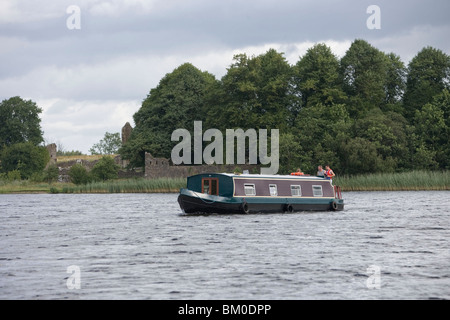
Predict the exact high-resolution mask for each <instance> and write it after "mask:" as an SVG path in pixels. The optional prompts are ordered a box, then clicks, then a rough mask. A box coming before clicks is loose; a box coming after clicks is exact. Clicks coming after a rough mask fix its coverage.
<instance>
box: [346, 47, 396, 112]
mask: <svg viewBox="0 0 450 320" xmlns="http://www.w3.org/2000/svg"><path fill="white" fill-rule="evenodd" d="M387 71H388V64H387V58H386V55H385V54H384V53H383V52H381V51H380V50H378V49H376V48H375V47H373V46H372V45H370V44H369V43H368V42H366V41H364V40H355V41H354V42H353V43H352V45H351V46H350V48H349V49H348V51H347V52H346V54H345V56H344V57H343V58H342V59H341V68H340V74H341V79H342V82H343V89H344V92H345V93H346V94H347V95H348V97H349V100H348V105H347V107H348V110H349V112H350V115H351V116H357V117H359V116H361V115H364V114H365V113H366V112H367V111H369V110H371V109H372V108H380V107H381V106H382V105H384V103H385V100H386V77H387V76H386V75H387Z"/></svg>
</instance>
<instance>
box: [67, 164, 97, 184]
mask: <svg viewBox="0 0 450 320" xmlns="http://www.w3.org/2000/svg"><path fill="white" fill-rule="evenodd" d="M69 177H70V181H72V183H74V184H77V185H78V184H87V183H89V182H91V181H92V177H91V175H90V173H89V172H88V171H87V169H86V168H85V167H84V166H83V165H82V164H78V163H77V164H75V165H73V166H72V167H70V169H69Z"/></svg>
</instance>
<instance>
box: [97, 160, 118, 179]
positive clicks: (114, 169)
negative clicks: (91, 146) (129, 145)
mask: <svg viewBox="0 0 450 320" xmlns="http://www.w3.org/2000/svg"><path fill="white" fill-rule="evenodd" d="M118 171H119V166H118V165H116V163H115V162H114V159H113V158H111V157H108V156H104V157H102V158H101V159H100V160H99V161H98V162H97V163H96V164H95V165H94V168H92V171H91V174H92V177H93V179H94V180H100V181H106V180H111V179H117V178H118Z"/></svg>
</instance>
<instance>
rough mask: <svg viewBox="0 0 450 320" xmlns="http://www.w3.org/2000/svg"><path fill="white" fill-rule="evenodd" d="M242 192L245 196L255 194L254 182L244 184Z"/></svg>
mask: <svg viewBox="0 0 450 320" xmlns="http://www.w3.org/2000/svg"><path fill="white" fill-rule="evenodd" d="M244 192H245V195H246V196H256V190H255V185H254V184H244Z"/></svg>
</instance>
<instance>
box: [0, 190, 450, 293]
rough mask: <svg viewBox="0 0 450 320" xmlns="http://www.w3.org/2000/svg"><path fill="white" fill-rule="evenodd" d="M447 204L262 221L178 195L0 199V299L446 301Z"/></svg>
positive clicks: (391, 202)
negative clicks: (197, 208) (198, 205)
mask: <svg viewBox="0 0 450 320" xmlns="http://www.w3.org/2000/svg"><path fill="white" fill-rule="evenodd" d="M449 195H450V194H449V192H390V193H388V192H384V193H383V192H360V193H346V194H345V198H346V202H347V206H346V210H345V211H344V212H320V213H307V214H305V213H296V214H270V215H257V214H251V215H214V214H209V215H185V214H182V213H181V212H180V209H179V207H178V203H177V201H176V197H177V195H175V194H119V195H64V194H59V195H0V203H1V206H0V207H1V210H2V211H1V213H0V245H1V246H0V248H1V249H0V298H1V299H450V272H449V271H450V244H449V239H450V225H449V224H450V213H449V212H448V210H447V208H448V207H449V205H450V200H449V199H450V197H449ZM418 199H420V201H418ZM70 266H77V267H79V270H80V276H81V277H80V288H79V289H76V288H75V289H70V288H69V285H68V282H70V281H71V279H72V276H73V274H72V273H71V272H68V267H70ZM374 270H375V271H376V270H378V271H379V274H378V275H377V274H376V273H374V272H375V271H374ZM374 275H375V276H377V277H378V279H379V280H380V286H379V289H370V288H369V287H370V286H369V285H370V283H369V280H371V279H372V278H373V277H374Z"/></svg>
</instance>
